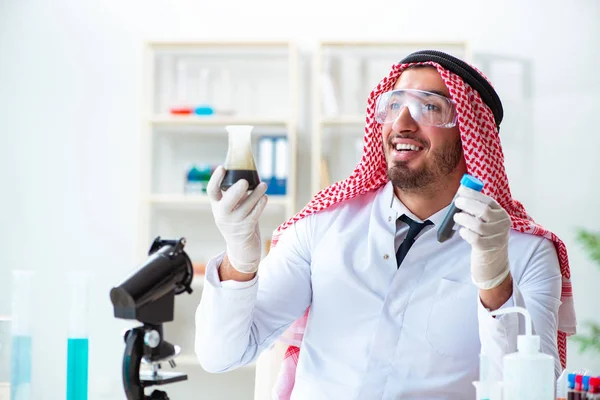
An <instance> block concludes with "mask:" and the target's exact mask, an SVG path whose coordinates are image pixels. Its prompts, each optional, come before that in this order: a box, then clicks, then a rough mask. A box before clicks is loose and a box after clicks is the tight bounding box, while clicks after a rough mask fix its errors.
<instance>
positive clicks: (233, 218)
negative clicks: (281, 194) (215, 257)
mask: <svg viewBox="0 0 600 400" xmlns="http://www.w3.org/2000/svg"><path fill="white" fill-rule="evenodd" d="M224 177H225V168H223V167H222V166H219V167H217V169H215V172H213V174H212V176H211V178H210V180H209V181H208V186H207V188H206V192H207V194H208V197H209V199H210V205H211V208H212V213H213V217H214V220H215V224H216V225H217V228H218V229H219V231H220V232H221V235H222V236H223V239H225V243H226V244H227V257H228V258H229V262H230V263H231V265H232V266H233V268H235V269H236V270H238V271H239V272H242V273H246V274H251V273H255V272H256V271H257V270H258V264H259V263H260V257H261V253H262V251H261V240H260V230H259V228H258V218H259V217H260V215H261V214H262V212H263V209H264V208H265V205H266V204H267V196H266V195H265V192H266V191H267V184H266V183H264V182H261V183H260V184H259V185H258V186H257V187H256V189H254V190H253V191H252V192H251V193H250V194H248V182H247V181H246V180H244V179H242V180H239V181H237V182H236V183H235V184H233V185H232V186H231V187H230V188H229V189H227V191H225V192H223V191H222V190H221V189H220V187H219V186H220V185H221V181H222V180H223V178H224Z"/></svg>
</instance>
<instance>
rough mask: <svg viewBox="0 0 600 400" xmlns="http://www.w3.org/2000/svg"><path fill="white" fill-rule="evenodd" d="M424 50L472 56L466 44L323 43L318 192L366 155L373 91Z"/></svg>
mask: <svg viewBox="0 0 600 400" xmlns="http://www.w3.org/2000/svg"><path fill="white" fill-rule="evenodd" d="M424 49H436V50H441V51H446V52H448V53H450V54H453V55H456V56H457V57H459V58H463V59H466V60H470V58H471V52H470V48H469V45H468V43H466V42H408V41H407V42H402V41H396V42H392V41H390V42H385V41H322V42H320V43H318V45H317V46H316V50H315V54H314V57H313V65H312V99H311V106H312V116H313V118H312V129H311V131H312V137H311V192H312V194H315V193H317V192H318V191H319V190H321V189H323V188H325V187H326V186H328V185H329V184H331V183H334V182H336V181H339V180H342V179H345V178H347V177H348V176H349V175H350V174H351V173H352V171H353V170H354V167H355V166H356V164H357V163H358V161H359V160H360V155H361V153H362V146H363V144H362V138H363V135H364V127H365V126H364V125H365V111H366V107H367V98H368V96H369V94H370V93H371V90H372V89H373V88H374V87H375V86H376V85H377V83H379V81H380V80H381V79H382V78H383V77H384V76H386V75H387V74H388V73H389V70H390V68H391V66H392V65H393V64H395V63H398V62H399V61H400V60H401V59H402V58H404V57H405V56H407V55H408V54H410V53H412V52H414V51H417V50H424ZM329 89H332V90H329Z"/></svg>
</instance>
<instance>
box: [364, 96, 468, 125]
mask: <svg viewBox="0 0 600 400" xmlns="http://www.w3.org/2000/svg"><path fill="white" fill-rule="evenodd" d="M404 107H407V108H408V111H409V112H410V115H411V117H412V118H413V119H414V120H415V121H417V122H418V123H419V124H421V125H427V126H436V127H440V128H452V127H454V126H455V125H456V120H457V114H456V105H455V103H454V101H452V100H451V99H449V98H447V97H445V96H441V95H439V94H437V93H432V92H427V91H424V90H417V89H398V90H392V91H390V92H386V93H383V94H381V95H380V96H379V98H378V99H377V105H376V108H375V120H376V121H377V122H379V123H380V124H389V123H392V122H394V121H395V120H396V118H398V116H399V115H400V112H401V111H402V110H403V109H404Z"/></svg>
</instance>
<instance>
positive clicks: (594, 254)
mask: <svg viewBox="0 0 600 400" xmlns="http://www.w3.org/2000/svg"><path fill="white" fill-rule="evenodd" d="M577 240H578V241H579V243H581V244H582V245H583V247H584V248H585V250H586V251H587V253H588V256H589V257H590V258H591V259H592V260H593V261H594V262H596V263H597V264H598V265H600V234H598V233H592V232H590V231H587V230H585V229H578V230H577Z"/></svg>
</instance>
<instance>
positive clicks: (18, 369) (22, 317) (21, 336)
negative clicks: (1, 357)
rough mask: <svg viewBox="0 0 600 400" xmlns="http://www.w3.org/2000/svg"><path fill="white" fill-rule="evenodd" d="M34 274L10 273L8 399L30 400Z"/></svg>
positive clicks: (31, 272)
mask: <svg viewBox="0 0 600 400" xmlns="http://www.w3.org/2000/svg"><path fill="white" fill-rule="evenodd" d="M33 277H34V272H33V271H13V275H12V315H11V317H12V326H11V333H12V338H11V342H12V343H11V347H12V348H11V354H10V356H11V365H10V369H11V370H10V374H11V379H10V391H11V394H10V398H11V399H15V400H29V399H31V344H32V343H31V342H32V340H31V334H32V321H33V313H32V311H33V309H32V304H31V303H32V302H31V299H32V297H33V287H32V285H33Z"/></svg>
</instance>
